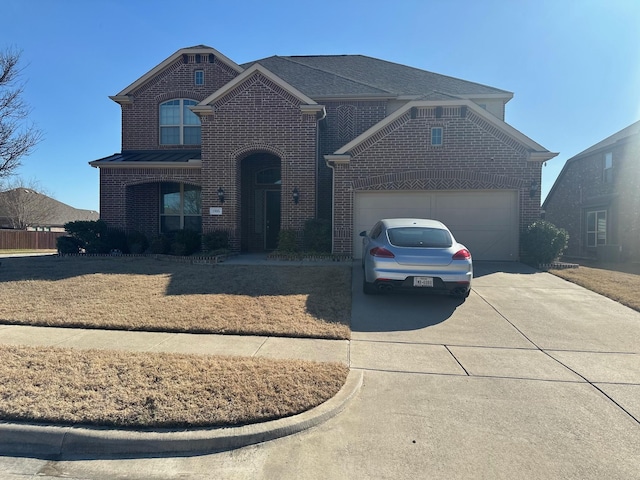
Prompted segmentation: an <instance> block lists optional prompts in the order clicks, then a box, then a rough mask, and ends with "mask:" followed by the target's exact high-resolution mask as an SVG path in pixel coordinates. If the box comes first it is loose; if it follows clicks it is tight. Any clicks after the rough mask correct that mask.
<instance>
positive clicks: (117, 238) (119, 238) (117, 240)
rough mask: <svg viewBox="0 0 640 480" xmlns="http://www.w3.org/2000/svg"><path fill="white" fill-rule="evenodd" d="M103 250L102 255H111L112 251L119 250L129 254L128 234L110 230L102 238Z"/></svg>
mask: <svg viewBox="0 0 640 480" xmlns="http://www.w3.org/2000/svg"><path fill="white" fill-rule="evenodd" d="M101 247H102V249H103V250H104V251H102V252H100V253H109V252H111V251H112V250H119V251H120V252H122V253H129V245H128V243H127V234H126V233H124V232H123V231H122V230H118V229H116V228H108V229H107V231H106V232H105V234H104V236H103V238H102V245H101Z"/></svg>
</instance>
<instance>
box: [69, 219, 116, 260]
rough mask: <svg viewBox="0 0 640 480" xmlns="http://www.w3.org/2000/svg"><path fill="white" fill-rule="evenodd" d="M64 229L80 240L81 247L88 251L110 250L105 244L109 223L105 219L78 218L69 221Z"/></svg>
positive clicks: (103, 251) (102, 251)
mask: <svg viewBox="0 0 640 480" xmlns="http://www.w3.org/2000/svg"><path fill="white" fill-rule="evenodd" d="M64 229H65V230H66V232H67V233H68V234H69V235H71V236H72V237H74V238H76V239H77V240H79V241H80V245H81V248H83V249H85V251H86V252H87V253H106V252H108V251H109V249H108V247H107V245H106V244H105V238H104V237H105V236H106V234H107V224H106V223H105V222H104V221H103V220H95V221H90V220H78V221H75V222H68V223H66V224H65V226H64Z"/></svg>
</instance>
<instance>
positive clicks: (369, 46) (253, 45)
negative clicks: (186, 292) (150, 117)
mask: <svg viewBox="0 0 640 480" xmlns="http://www.w3.org/2000/svg"><path fill="white" fill-rule="evenodd" d="M181 6H184V9H182V10H181ZM0 12H1V13H2V17H3V21H2V28H1V29H0V49H4V48H7V47H13V48H16V49H19V50H22V64H23V67H25V69H24V79H25V80H27V85H26V92H25V100H27V102H28V103H29V104H30V105H31V108H32V113H31V119H32V120H33V121H34V122H35V123H36V124H37V125H38V126H39V127H40V129H41V130H43V132H44V141H43V142H42V143H40V144H39V146H38V148H37V150H36V151H35V152H34V153H33V154H32V155H31V156H29V157H26V158H24V159H23V167H22V168H21V169H20V171H19V172H18V173H19V175H20V176H21V177H23V178H25V179H35V180H36V181H38V182H39V183H40V184H41V185H42V186H43V187H44V189H45V190H46V191H47V192H48V193H49V194H50V195H51V196H53V197H54V198H56V199H58V200H60V201H62V202H64V203H67V204H69V205H72V206H74V207H76V208H86V209H92V210H98V208H99V182H98V170H97V169H94V168H92V167H90V166H89V165H88V162H89V161H92V160H95V159H98V158H101V157H105V156H108V155H110V154H112V153H114V152H118V151H120V128H121V123H120V107H119V105H117V104H116V103H114V102H113V101H111V100H110V99H109V98H108V96H109V95H115V94H116V93H118V92H119V91H120V90H122V89H123V88H124V87H126V86H127V85H129V84H130V83H132V82H133V81H134V80H136V79H137V78H139V77H140V76H142V75H143V74H144V73H146V72H147V71H149V70H150V69H151V68H153V67H154V66H156V65H157V64H158V63H160V62H161V61H163V60H164V59H165V58H167V57H168V56H170V55H171V54H172V53H174V52H175V51H176V50H178V49H180V48H182V47H187V46H192V45H198V44H205V45H209V46H211V47H213V48H215V49H217V50H218V51H220V52H221V53H223V54H224V55H226V56H227V57H229V58H231V59H232V60H234V61H235V62H236V63H244V62H247V61H250V60H255V59H259V58H263V57H268V56H271V55H320V54H363V55H369V56H373V57H377V58H381V59H385V60H389V61H393V62H397V63H401V64H405V65H410V66H413V67H417V68H421V69H424V70H429V71H432V72H437V73H440V74H444V75H449V76H453V77H458V78H462V79H465V80H469V81H474V82H478V83H483V84H486V85H490V86H493V87H497V88H501V89H504V90H508V91H511V92H514V94H515V96H514V98H513V99H512V100H511V101H510V102H509V103H508V104H507V110H506V121H507V123H509V124H511V125H512V126H514V127H515V128H517V129H518V130H520V131H521V132H523V133H524V134H525V135H527V136H529V137H530V138H532V139H533V140H535V141H536V142H538V143H540V144H541V145H543V146H544V147H546V148H547V149H549V150H551V151H554V152H560V155H559V156H558V157H556V158H555V159H553V160H551V161H549V162H548V163H547V166H546V167H545V168H544V169H543V185H542V189H543V192H542V193H543V197H544V195H546V193H547V192H548V191H549V189H550V188H551V186H552V184H553V182H554V180H555V178H556V177H557V175H558V173H559V172H560V170H561V168H562V166H563V164H564V162H565V161H566V160H567V159H568V158H571V157H572V156H573V155H575V154H577V153H579V152H580V151H582V150H584V149H586V148H587V147H589V146H591V145H592V144H594V143H596V142H598V141H600V140H602V139H604V138H605V137H607V136H609V135H611V134H613V133H615V132H617V131H618V130H620V129H622V128H624V127H626V126H628V125H630V124H631V123H633V122H635V121H637V120H638V119H640V27H639V25H640V2H639V1H637V0H607V1H604V0H602V1H594V0H517V1H515V0H487V1H482V0H416V1H414V0H409V1H403V0H396V1H395V2H383V1H377V0H368V1H350V0H341V1H335V0H323V1H321V2H308V1H304V0H297V1H278V0H273V1H270V2H265V1H253V0H243V1H236V2H229V1H226V0H224V1H213V0H210V1H203V0H189V2H175V1H165V0H155V1H152V0H91V1H87V0H81V1H76V0H2V2H1V4H0Z"/></svg>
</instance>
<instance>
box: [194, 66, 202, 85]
mask: <svg viewBox="0 0 640 480" xmlns="http://www.w3.org/2000/svg"><path fill="white" fill-rule="evenodd" d="M193 83H194V84H195V85H204V70H196V71H195V72H194V74H193Z"/></svg>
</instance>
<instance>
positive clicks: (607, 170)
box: [603, 152, 613, 183]
mask: <svg viewBox="0 0 640 480" xmlns="http://www.w3.org/2000/svg"><path fill="white" fill-rule="evenodd" d="M603 179H604V181H605V183H609V182H611V181H612V180H613V153H611V152H607V153H605V154H604V170H603Z"/></svg>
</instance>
